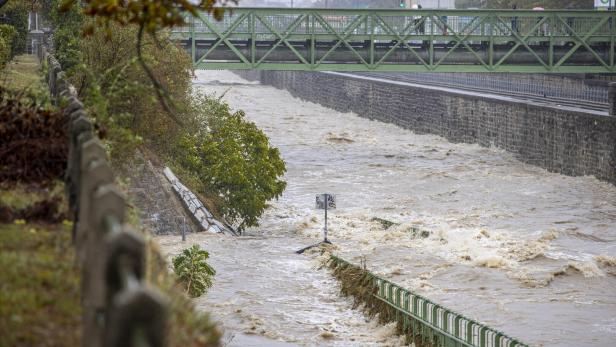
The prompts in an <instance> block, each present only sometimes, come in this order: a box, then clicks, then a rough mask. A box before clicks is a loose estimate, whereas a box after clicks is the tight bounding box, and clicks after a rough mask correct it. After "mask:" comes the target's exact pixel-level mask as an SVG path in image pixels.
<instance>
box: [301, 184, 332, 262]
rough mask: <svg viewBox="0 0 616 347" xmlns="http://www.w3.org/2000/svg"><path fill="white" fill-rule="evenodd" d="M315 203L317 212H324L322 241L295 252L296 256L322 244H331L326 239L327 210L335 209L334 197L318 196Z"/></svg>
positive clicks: (327, 195)
mask: <svg viewBox="0 0 616 347" xmlns="http://www.w3.org/2000/svg"><path fill="white" fill-rule="evenodd" d="M315 202H316V208H317V210H325V227H324V228H323V241H321V242H319V243H317V244H315V245H312V246H308V247H305V248H302V249H300V250H299V251H297V252H295V253H297V254H302V253H304V252H305V251H307V250H309V249H311V248H314V247H317V246H319V245H321V244H323V243H328V244H331V242H329V240H328V239H327V210H335V209H336V196H335V195H333V194H318V195H317V196H316V200H315Z"/></svg>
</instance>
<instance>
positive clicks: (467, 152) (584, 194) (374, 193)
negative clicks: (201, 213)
mask: <svg viewBox="0 0 616 347" xmlns="http://www.w3.org/2000/svg"><path fill="white" fill-rule="evenodd" d="M195 86H196V88H198V89H199V90H202V91H205V92H207V93H216V94H218V95H221V94H223V93H224V100H226V101H227V102H228V103H229V104H230V105H231V107H232V108H234V109H242V110H244V111H246V115H247V118H248V119H250V120H251V121H253V122H255V123H256V124H257V125H258V126H259V127H260V128H261V129H263V130H264V131H265V132H266V133H267V134H268V136H269V137H270V139H271V143H272V144H273V145H274V146H277V147H278V148H280V151H281V153H282V156H283V157H284V159H285V161H286V162H287V169H288V172H287V174H286V180H287V182H288V187H287V190H286V191H285V193H284V195H283V196H282V198H281V199H280V200H278V201H275V202H273V203H272V207H271V208H270V209H269V210H268V211H267V213H266V214H265V215H264V216H263V218H262V220H261V226H260V227H258V228H254V229H252V230H249V232H248V235H249V236H247V237H242V238H231V237H228V236H223V235H210V234H197V235H190V236H189V239H188V242H187V243H185V244H182V243H181V242H180V241H179V238H177V237H162V238H159V242H161V245H162V248H163V250H164V251H166V252H167V253H169V254H176V253H177V252H179V251H180V250H181V249H182V248H184V247H186V245H187V244H190V243H199V244H201V245H202V246H203V247H204V248H205V249H207V250H208V251H209V252H210V253H211V257H212V258H211V261H212V264H213V265H214V267H215V268H216V270H217V271H218V275H217V277H216V281H215V284H214V287H213V288H212V289H211V291H210V292H209V293H208V294H207V295H206V296H204V297H202V298H199V299H197V300H196V302H197V305H198V307H200V308H202V309H203V310H205V311H210V312H212V313H213V315H214V317H215V318H216V319H218V320H219V321H220V322H221V325H222V327H223V328H224V329H225V330H226V339H227V340H228V341H229V345H230V346H288V345H301V346H321V345H324V346H396V345H401V340H400V339H399V338H397V337H395V336H394V335H393V328H392V327H391V326H379V325H378V324H376V322H375V321H374V320H370V319H366V317H364V316H363V315H362V314H361V312H359V311H358V310H353V309H352V301H351V300H350V299H348V298H341V297H340V296H339V295H338V287H337V284H336V282H335V280H333V278H332V277H331V276H329V274H328V273H327V271H326V270H324V269H320V265H319V264H320V263H319V260H320V259H318V257H317V256H316V255H314V254H312V255H307V256H297V255H295V254H294V253H293V251H294V250H296V249H299V248H301V247H303V246H305V245H308V244H311V243H314V242H316V241H318V240H319V239H320V237H321V233H322V230H321V229H322V223H323V216H322V211H316V210H315V209H314V195H315V194H317V193H323V192H329V193H335V194H337V199H338V208H337V209H336V210H335V211H330V213H329V222H330V239H331V240H332V241H333V242H334V243H335V245H336V247H337V249H336V252H337V253H338V254H339V255H341V256H342V257H344V258H346V259H348V260H350V261H353V262H357V263H359V262H360V261H361V260H365V261H366V263H367V265H368V267H369V268H370V269H371V270H372V271H373V272H375V273H377V274H380V275H382V276H384V277H386V278H389V279H391V280H392V281H394V282H396V283H398V284H400V285H402V286H404V287H407V288H409V289H411V290H414V291H417V292H419V293H420V294H423V295H425V296H427V297H428V298H430V299H432V300H434V301H436V302H439V303H441V304H443V305H444V306H446V307H449V308H451V309H453V310H455V311H458V312H461V313H463V314H465V315H466V316H469V317H472V318H475V319H477V320H479V321H481V322H484V323H487V324H488V325H490V326H491V327H494V328H497V329H499V330H503V331H505V332H506V333H507V334H509V335H513V336H516V337H518V338H520V339H521V340H523V341H525V342H527V343H529V344H532V345H537V346H614V345H616V290H614V288H616V258H615V256H616V226H615V225H616V187H614V186H612V185H609V184H607V183H605V182H601V181H599V180H597V179H595V178H593V177H567V176H563V175H559V174H555V173H549V172H547V171H545V170H543V169H540V168H537V167H533V166H530V165H526V164H523V163H521V162H519V161H517V160H516V159H515V158H514V157H513V156H512V155H511V154H509V153H507V152H504V151H501V150H499V149H496V148H484V147H480V146H478V145H470V144H453V143H449V142H447V141H446V140H444V139H443V138H440V137H438V136H432V135H416V134H414V133H413V132H411V131H408V130H404V129H401V128H399V127H396V126H394V125H390V124H384V123H380V122H375V121H370V120H367V119H363V118H360V117H358V116H356V115H354V114H352V113H346V114H345V113H340V112H336V111H333V110H330V109H327V108H324V107H322V106H319V105H316V104H314V103H309V102H304V101H301V100H299V99H296V98H294V97H292V96H291V95H290V94H289V93H288V92H286V91H283V90H277V89H275V88H273V87H270V86H262V85H260V84H259V83H257V82H249V81H246V80H243V79H241V78H239V77H237V76H236V75H234V74H232V73H231V72H228V71H207V72H198V73H197V78H196V79H195ZM374 217H378V218H384V219H387V220H390V221H392V222H395V223H397V224H396V225H394V226H392V227H390V228H388V229H384V228H383V226H382V225H381V224H380V223H378V222H375V221H373V220H372V219H373V218H374ZM413 227H415V228H420V229H422V230H426V231H429V236H428V237H426V238H423V237H418V236H416V235H413V233H412V232H411V228H413Z"/></svg>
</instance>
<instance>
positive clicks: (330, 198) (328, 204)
mask: <svg viewBox="0 0 616 347" xmlns="http://www.w3.org/2000/svg"><path fill="white" fill-rule="evenodd" d="M316 207H317V210H325V227H324V228H323V235H324V237H323V242H325V243H331V242H329V240H328V239H327V210H335V209H336V196H335V195H333V194H327V193H326V194H319V195H317V196H316Z"/></svg>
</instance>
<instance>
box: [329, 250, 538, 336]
mask: <svg viewBox="0 0 616 347" xmlns="http://www.w3.org/2000/svg"><path fill="white" fill-rule="evenodd" d="M330 261H331V262H333V264H334V265H335V267H340V266H342V267H355V268H359V267H357V266H356V265H353V264H351V263H349V262H348V261H346V260H344V259H342V258H340V257H337V256H335V255H332V256H331V257H330ZM362 272H364V273H365V275H366V276H368V278H369V279H370V282H371V285H372V286H373V288H374V289H375V290H374V294H373V296H374V297H375V298H376V299H378V300H380V301H382V302H383V303H385V304H387V305H389V306H390V307H391V308H393V309H394V310H395V311H396V321H397V322H398V323H399V324H400V323H402V326H405V327H407V326H412V327H413V329H412V331H413V334H415V333H416V332H419V333H418V335H419V336H420V337H421V338H423V339H424V343H427V344H428V345H430V346H437V347H448V346H456V347H501V346H503V347H514V346H517V347H528V345H527V344H525V343H523V342H521V341H520V340H518V339H516V338H513V337H511V336H508V335H506V334H505V333H503V332H501V331H498V330H496V329H493V328H490V327H488V326H487V325H485V324H482V323H479V322H477V321H475V320H473V319H470V318H467V317H465V316H464V315H462V314H460V313H457V312H454V311H452V310H449V309H447V308H445V307H443V306H441V305H439V304H437V303H435V302H433V301H431V300H429V299H428V298H426V297H424V296H422V295H419V294H417V293H415V292H412V291H410V290H407V289H404V288H402V287H400V286H398V285H397V284H395V283H393V282H391V281H388V280H386V279H384V278H382V277H379V276H377V275H374V274H373V273H370V272H368V271H367V270H365V269H363V270H362ZM402 298H404V299H402ZM418 328H419V329H418ZM413 340H414V339H413Z"/></svg>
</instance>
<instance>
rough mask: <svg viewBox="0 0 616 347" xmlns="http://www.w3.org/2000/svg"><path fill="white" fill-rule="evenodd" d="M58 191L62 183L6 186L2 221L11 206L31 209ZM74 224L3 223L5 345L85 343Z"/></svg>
mask: <svg viewBox="0 0 616 347" xmlns="http://www.w3.org/2000/svg"><path fill="white" fill-rule="evenodd" d="M58 193H59V194H62V193H63V192H61V186H59V187H58V189H56V190H53V191H49V190H41V189H33V188H30V189H26V188H25V187H20V188H16V189H14V190H4V191H2V193H1V194H0V219H2V218H4V217H6V216H5V215H4V213H3V211H5V210H7V209H11V210H20V209H27V208H29V207H32V206H33V205H35V204H37V203H40V202H42V201H50V200H49V199H50V196H53V195H55V194H58ZM60 207H61V208H62V209H65V208H66V206H65V205H61V206H60ZM70 226H71V223H69V222H64V223H51V224H50V223H47V222H43V224H35V223H30V222H29V221H27V220H24V219H16V220H11V221H10V222H9V223H6V224H2V223H0V268H2V269H3V270H2V271H0V303H2V304H0V317H2V318H1V319H0V346H77V345H79V339H80V331H81V328H80V324H81V302H80V300H79V297H80V293H81V287H80V276H79V271H78V269H77V268H76V267H75V265H74V251H73V245H72V242H71V228H70Z"/></svg>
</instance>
